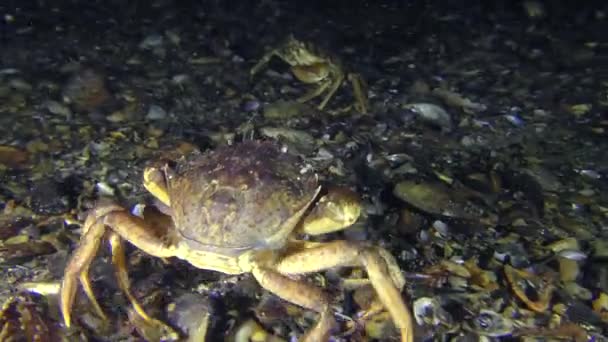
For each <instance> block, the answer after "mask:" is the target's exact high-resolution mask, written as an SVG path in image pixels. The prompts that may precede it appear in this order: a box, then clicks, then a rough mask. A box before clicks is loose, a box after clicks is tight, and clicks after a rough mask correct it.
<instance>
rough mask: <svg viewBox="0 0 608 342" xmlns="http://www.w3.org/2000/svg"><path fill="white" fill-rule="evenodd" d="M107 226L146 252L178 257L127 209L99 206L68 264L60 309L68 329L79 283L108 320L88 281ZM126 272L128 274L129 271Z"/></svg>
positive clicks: (115, 206) (85, 224)
mask: <svg viewBox="0 0 608 342" xmlns="http://www.w3.org/2000/svg"><path fill="white" fill-rule="evenodd" d="M105 226H108V227H110V228H111V229H112V231H113V232H115V233H116V234H118V235H119V236H120V237H122V238H124V239H126V240H128V241H130V242H131V243H133V244H134V245H135V246H136V247H138V248H139V249H141V250H143V251H144V252H146V253H148V254H150V255H153V256H157V257H160V258H163V257H170V256H174V255H175V249H174V248H172V247H169V246H168V245H167V241H163V240H161V239H160V238H158V237H157V236H156V235H155V234H154V232H155V230H154V229H153V228H151V227H149V225H148V224H147V223H146V222H145V221H144V220H143V219H141V218H139V217H136V216H132V215H131V214H129V212H128V211H126V210H125V209H124V208H122V207H120V206H118V205H115V204H105V205H99V206H98V207H96V208H94V209H93V210H92V211H91V212H90V213H89V215H88V216H87V219H86V220H85V223H84V225H83V228H82V230H83V235H82V237H81V239H80V244H79V247H78V248H77V249H76V250H75V251H74V254H73V255H72V257H71V258H70V260H69V261H68V264H67V266H66V269H65V276H64V279H63V282H62V284H61V290H60V294H59V300H60V303H59V305H60V309H61V313H62V315H63V320H64V322H65V325H66V326H68V327H69V326H70V324H71V316H70V313H71V308H72V305H73V304H74V299H75V296H76V290H77V280H78V279H79V278H80V282H81V283H82V284H83V287H84V290H85V292H86V294H87V296H88V297H89V299H90V300H91V302H92V303H93V306H94V307H95V310H96V311H98V313H99V314H100V316H101V317H104V318H105V315H104V314H103V312H102V310H101V308H100V306H99V304H98V303H97V301H96V299H95V297H94V295H93V290H92V288H91V284H90V281H89V277H88V269H89V265H90V264H91V262H92V260H93V258H94V257H95V255H96V254H97V250H98V249H99V245H100V244H101V241H102V240H103V236H104V234H105V232H106V229H105ZM125 272H126V270H125Z"/></svg>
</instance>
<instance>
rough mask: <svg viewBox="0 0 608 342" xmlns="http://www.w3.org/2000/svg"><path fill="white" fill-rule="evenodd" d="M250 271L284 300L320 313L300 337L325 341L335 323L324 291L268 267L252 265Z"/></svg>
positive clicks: (307, 339) (308, 341) (261, 283)
mask: <svg viewBox="0 0 608 342" xmlns="http://www.w3.org/2000/svg"><path fill="white" fill-rule="evenodd" d="M251 273H252V274H253V276H254V277H255V279H256V280H257V281H258V282H259V283H260V285H261V286H262V287H263V288H265V289H266V290H268V291H270V292H272V293H274V294H276V295H277V296H279V297H281V298H283V299H284V300H286V301H289V302H292V303H294V304H297V305H299V306H302V307H305V308H307V309H309V310H313V311H316V312H318V313H319V314H320V317H319V320H318V321H317V323H316V324H315V326H314V327H313V328H312V329H311V330H310V331H308V332H307V333H306V335H305V336H304V337H303V338H302V341H305V342H317V341H327V340H328V339H329V334H330V333H331V329H332V328H333V327H334V325H335V323H336V322H335V320H334V317H333V313H332V311H331V309H330V305H329V300H328V299H327V297H326V295H325V293H324V292H323V291H322V290H321V289H319V288H317V287H315V286H312V285H309V284H306V283H302V282H299V281H297V280H293V279H291V278H289V277H286V276H284V275H282V274H279V273H277V272H276V271H273V270H271V269H268V268H264V267H260V266H258V265H254V266H253V268H252V270H251Z"/></svg>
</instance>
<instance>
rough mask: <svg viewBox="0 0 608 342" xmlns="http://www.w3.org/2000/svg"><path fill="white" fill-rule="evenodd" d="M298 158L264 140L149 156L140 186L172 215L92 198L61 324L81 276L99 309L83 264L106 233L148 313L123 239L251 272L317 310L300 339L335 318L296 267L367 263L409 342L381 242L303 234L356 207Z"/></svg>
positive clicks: (349, 220) (392, 267) (67, 281)
mask: <svg viewBox="0 0 608 342" xmlns="http://www.w3.org/2000/svg"><path fill="white" fill-rule="evenodd" d="M304 166H305V164H304V162H303V161H302V160H301V159H300V158H299V157H297V156H295V155H293V154H291V153H288V152H284V151H282V150H281V148H280V147H279V146H277V144H276V143H273V142H268V141H247V142H243V143H238V144H235V145H232V146H225V147H218V148H216V149H214V150H208V151H206V152H204V153H201V152H198V151H194V152H192V153H190V154H189V155H188V156H182V157H179V158H175V160H170V161H162V162H155V163H152V164H150V165H149V166H148V167H147V168H146V169H145V170H144V173H143V179H144V180H143V185H144V187H145V188H146V189H147V190H148V191H149V192H150V193H151V194H152V195H154V196H155V197H156V198H157V199H158V200H159V201H160V202H162V204H164V206H166V208H165V209H164V212H166V213H167V214H168V215H169V216H170V220H166V221H168V222H170V223H169V224H168V226H167V227H166V228H163V229H159V228H158V227H157V226H158V225H156V224H151V223H149V222H148V221H147V220H146V219H145V217H143V218H142V217H138V216H135V215H133V214H132V213H130V212H129V211H128V210H127V209H125V208H123V207H121V206H119V205H117V204H113V203H105V204H98V205H97V206H96V207H94V208H93V209H92V210H91V211H90V212H89V214H88V216H87V218H86V220H85V222H84V224H83V229H82V231H83V235H82V237H81V240H80V243H79V245H78V247H77V248H76V249H75V251H74V252H73V254H72V256H71V258H70V260H69V261H68V264H67V266H66V269H65V274H64V278H63V281H62V285H61V290H60V309H61V312H62V315H63V319H64V322H65V325H66V326H70V324H71V307H72V305H73V303H74V299H75V295H76V291H77V287H78V282H79V281H80V282H81V283H82V285H83V287H84V290H85V293H86V294H87V296H88V297H89V299H90V300H91V302H92V303H93V305H94V307H96V308H97V311H98V312H99V313H100V314H102V313H103V311H102V310H101V308H100V306H99V304H98V303H97V301H96V300H95V297H94V295H93V290H92V287H91V282H90V280H89V277H88V269H89V265H90V264H91V261H92V259H93V258H94V257H95V254H96V251H97V249H98V247H99V245H100V243H101V241H102V240H103V238H104V236H106V237H107V238H108V239H109V241H110V247H111V250H112V261H113V262H114V264H115V266H116V270H117V276H118V280H119V281H118V284H119V286H120V287H121V289H122V290H123V291H124V292H125V294H126V296H127V297H128V299H129V301H130V302H131V304H132V306H133V308H134V309H135V311H136V312H137V314H139V315H140V316H141V317H142V318H143V319H145V320H147V321H149V322H154V321H155V320H154V319H153V318H151V317H149V316H148V315H147V314H146V313H145V312H144V310H143V309H142V307H141V305H140V304H139V303H138V302H137V300H136V299H135V297H134V296H133V295H132V294H131V292H130V291H129V284H128V277H127V270H126V261H125V256H124V253H125V252H124V249H123V247H122V245H121V243H120V241H121V240H122V239H125V240H127V241H129V242H130V243H132V244H133V245H134V246H135V247H137V248H139V249H141V250H143V251H144V252H146V253H148V254H150V255H152V256H156V257H159V258H168V257H177V258H179V259H182V260H185V261H187V262H189V263H190V264H192V265H193V266H195V267H196V268H199V269H204V270H212V271H218V272H222V273H225V274H230V275H236V274H244V273H250V274H252V275H253V277H254V278H255V279H256V280H257V281H258V282H259V284H260V285H261V286H262V288H264V289H266V290H268V291H270V292H271V293H273V294H275V295H278V296H279V297H280V298H282V299H284V300H286V301H288V302H292V303H294V304H296V305H300V306H302V307H304V308H306V309H309V310H313V311H316V312H317V313H318V319H317V322H316V323H315V325H314V326H313V327H312V328H311V329H310V330H309V331H308V332H306V334H305V335H304V336H303V338H302V340H303V341H324V340H327V339H328V338H329V334H330V331H331V330H332V328H333V327H334V325H335V323H336V322H335V320H334V315H333V312H332V309H331V305H330V300H329V298H328V296H327V295H326V293H325V292H324V291H323V290H322V289H320V288H318V287H316V286H314V285H312V284H310V283H308V282H305V281H304V280H301V279H300V280H299V279H298V277H297V276H298V275H302V274H308V273H314V272H320V271H323V270H326V269H329V268H334V267H353V266H355V267H356V266H359V267H363V268H364V269H365V270H366V272H367V275H368V278H369V281H370V283H371V284H372V286H373V287H374V289H375V290H376V293H377V299H378V302H379V303H381V304H382V305H383V306H384V307H385V308H386V310H388V312H389V313H390V315H391V317H392V319H393V321H394V323H395V326H396V327H397V328H399V329H400V332H401V336H402V341H407V342H412V341H413V327H412V319H411V315H410V311H409V309H408V307H407V305H406V304H405V302H404V300H403V298H402V296H401V289H402V288H403V286H404V283H405V280H404V278H403V275H402V273H401V271H400V269H399V266H398V265H397V264H396V261H395V259H394V258H393V257H392V255H391V254H390V253H389V252H388V251H387V250H385V249H383V248H381V247H378V246H374V245H372V244H369V243H366V242H349V241H341V240H339V241H331V242H313V241H309V240H303V239H300V237H301V236H306V235H308V236H315V235H320V234H326V233H330V232H335V231H339V230H342V229H345V228H346V227H348V226H350V225H352V224H353V223H354V222H355V221H356V220H357V219H358V217H359V214H360V211H361V206H360V201H359V197H358V196H357V195H356V193H355V192H353V191H352V190H350V189H348V188H341V187H327V190H326V191H323V190H322V187H321V186H320V185H319V180H318V177H317V175H316V174H314V172H312V171H303V170H309V169H310V168H304ZM107 228H109V229H107Z"/></svg>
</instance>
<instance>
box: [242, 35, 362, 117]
mask: <svg viewBox="0 0 608 342" xmlns="http://www.w3.org/2000/svg"><path fill="white" fill-rule="evenodd" d="M275 56H276V57H278V58H280V59H281V60H283V61H284V62H285V63H287V64H289V65H290V66H291V72H292V73H293V75H294V76H295V77H296V78H297V79H298V80H300V81H301V82H304V83H307V84H316V87H315V88H312V89H311V90H310V91H309V92H308V93H306V94H305V95H303V96H301V97H300V98H299V99H298V101H299V102H307V101H310V100H312V99H314V98H315V97H318V96H321V95H322V94H323V93H326V94H325V97H324V98H323V100H322V101H321V103H320V104H319V105H318V107H317V108H318V109H319V110H323V109H324V108H325V106H327V103H328V102H329V100H331V98H332V97H333V96H334V94H335V93H336V91H337V90H338V88H339V87H340V85H342V83H343V82H344V80H345V72H344V68H343V66H342V63H341V62H340V61H339V60H338V59H337V58H336V57H333V56H330V55H329V54H328V53H327V52H324V51H322V50H321V49H319V48H318V47H316V46H314V45H313V44H311V43H309V42H302V41H300V40H298V39H296V38H295V37H294V36H293V35H290V36H289V37H288V38H287V39H286V40H285V41H284V42H283V43H282V44H281V45H280V46H279V47H277V48H274V49H272V50H270V51H268V52H267V53H266V54H265V55H264V56H262V58H261V59H260V61H259V62H258V63H257V64H256V65H255V66H254V67H253V68H251V70H250V76H251V78H253V77H254V76H255V75H256V74H257V73H258V72H259V71H260V70H261V69H262V68H263V67H264V66H266V64H268V63H269V62H270V60H271V59H272V58H273V57H275ZM346 79H348V80H349V82H350V83H351V86H352V87H353V94H354V97H355V102H354V104H353V107H354V108H355V110H356V111H358V112H360V113H363V114H365V113H367V109H368V100H367V91H366V88H365V82H364V81H363V78H362V77H361V76H360V75H359V74H357V73H348V74H347V77H346ZM348 109H350V106H349V107H347V108H346V109H345V110H348Z"/></svg>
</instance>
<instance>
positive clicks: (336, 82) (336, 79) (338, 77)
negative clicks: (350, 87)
mask: <svg viewBox="0 0 608 342" xmlns="http://www.w3.org/2000/svg"><path fill="white" fill-rule="evenodd" d="M330 75H332V77H330V79H333V82H332V84H331V88H329V91H328V92H327V95H325V98H324V99H323V102H321V104H320V105H319V107H317V108H319V110H322V109H323V108H325V106H326V105H327V102H329V100H331V98H332V97H333V96H334V94H335V93H336V91H337V90H338V88H340V85H341V84H342V81H344V73H343V72H342V71H341V70H340V69H339V68H337V67H333V68H332V70H331V71H330Z"/></svg>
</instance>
